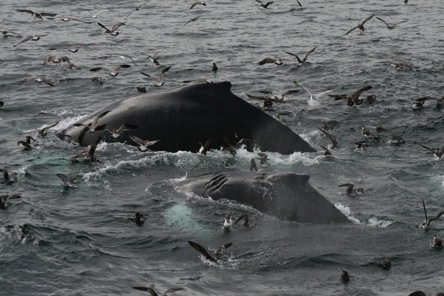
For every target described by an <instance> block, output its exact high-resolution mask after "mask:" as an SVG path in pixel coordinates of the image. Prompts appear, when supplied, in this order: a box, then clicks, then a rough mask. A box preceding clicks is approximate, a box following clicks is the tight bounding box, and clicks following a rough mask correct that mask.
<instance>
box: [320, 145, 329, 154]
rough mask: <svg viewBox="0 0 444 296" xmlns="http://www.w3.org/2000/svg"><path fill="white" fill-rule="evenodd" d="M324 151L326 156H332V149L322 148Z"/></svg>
mask: <svg viewBox="0 0 444 296" xmlns="http://www.w3.org/2000/svg"><path fill="white" fill-rule="evenodd" d="M321 148H322V149H324V155H326V156H327V155H332V153H331V151H330V149H328V148H327V147H324V146H321Z"/></svg>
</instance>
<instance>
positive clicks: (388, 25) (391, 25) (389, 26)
mask: <svg viewBox="0 0 444 296" xmlns="http://www.w3.org/2000/svg"><path fill="white" fill-rule="evenodd" d="M376 18H377V19H378V20H380V21H381V22H383V23H384V24H385V25H386V26H387V29H389V30H393V29H394V28H395V27H396V26H397V25H399V24H402V23H405V22H406V21H400V22H399V23H396V24H387V22H386V21H384V20H383V19H382V18H380V17H376Z"/></svg>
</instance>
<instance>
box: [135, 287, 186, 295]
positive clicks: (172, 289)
mask: <svg viewBox="0 0 444 296" xmlns="http://www.w3.org/2000/svg"><path fill="white" fill-rule="evenodd" d="M133 289H136V290H139V291H145V292H148V293H150V294H151V296H158V294H157V293H156V291H154V289H153V288H150V287H133ZM180 290H183V288H169V289H168V290H166V291H165V292H163V293H162V296H165V295H167V294H170V293H173V292H176V291H180Z"/></svg>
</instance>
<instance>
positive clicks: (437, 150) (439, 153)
mask: <svg viewBox="0 0 444 296" xmlns="http://www.w3.org/2000/svg"><path fill="white" fill-rule="evenodd" d="M418 145H419V146H421V147H422V148H424V149H427V150H429V151H430V152H432V153H433V155H435V157H437V158H441V157H442V156H443V154H444V146H442V147H441V149H440V148H430V147H427V146H424V145H421V144H418Z"/></svg>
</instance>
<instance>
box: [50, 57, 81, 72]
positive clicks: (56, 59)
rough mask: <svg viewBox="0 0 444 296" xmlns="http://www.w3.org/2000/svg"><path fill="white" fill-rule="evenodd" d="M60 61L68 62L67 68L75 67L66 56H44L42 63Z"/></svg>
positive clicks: (57, 62)
mask: <svg viewBox="0 0 444 296" xmlns="http://www.w3.org/2000/svg"><path fill="white" fill-rule="evenodd" d="M61 62H66V63H68V68H70V69H74V68H75V67H76V65H74V64H73V63H71V61H70V60H69V58H68V57H67V56H52V55H48V56H46V58H45V60H44V61H43V65H47V64H49V63H54V64H60V63H61Z"/></svg>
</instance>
